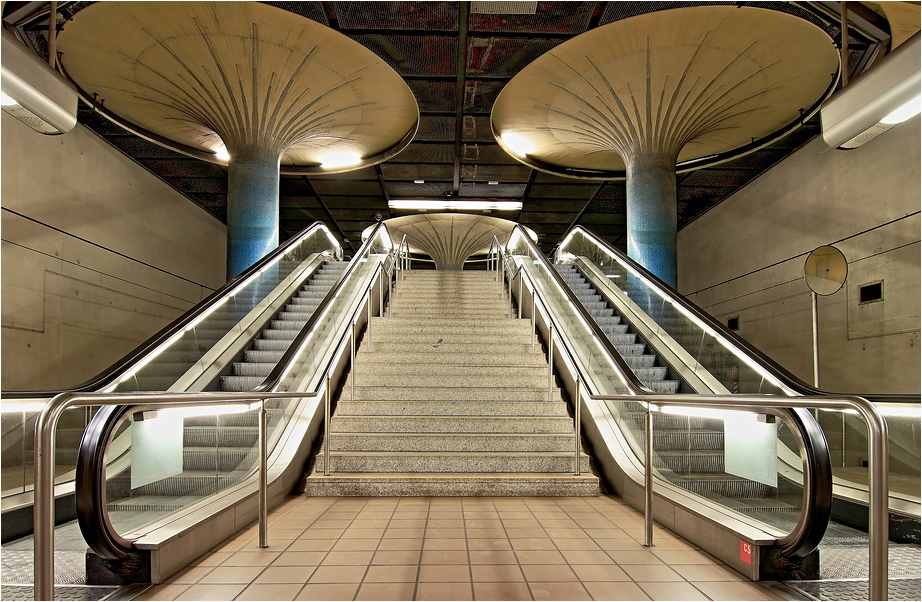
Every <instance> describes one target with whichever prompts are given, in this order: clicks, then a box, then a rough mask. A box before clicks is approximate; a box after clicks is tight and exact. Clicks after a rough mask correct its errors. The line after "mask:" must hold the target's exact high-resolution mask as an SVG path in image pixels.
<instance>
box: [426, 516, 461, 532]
mask: <svg viewBox="0 0 922 602" xmlns="http://www.w3.org/2000/svg"><path fill="white" fill-rule="evenodd" d="M432 514H433V513H432V512H429V521H428V522H427V523H426V529H428V530H429V531H432V530H433V529H463V528H464V520H462V519H460V518H435V519H434V518H432ZM445 514H448V515H450V516H453V517H457V516H458V515H457V514H456V513H455V512H446V513H445Z"/></svg>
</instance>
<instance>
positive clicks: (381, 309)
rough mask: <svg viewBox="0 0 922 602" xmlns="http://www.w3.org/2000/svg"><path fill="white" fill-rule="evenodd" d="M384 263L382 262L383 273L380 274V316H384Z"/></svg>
mask: <svg viewBox="0 0 922 602" xmlns="http://www.w3.org/2000/svg"><path fill="white" fill-rule="evenodd" d="M385 271H386V270H385V269H384V264H383V263H382V264H381V273H380V274H378V317H379V318H383V317H384V273H385Z"/></svg>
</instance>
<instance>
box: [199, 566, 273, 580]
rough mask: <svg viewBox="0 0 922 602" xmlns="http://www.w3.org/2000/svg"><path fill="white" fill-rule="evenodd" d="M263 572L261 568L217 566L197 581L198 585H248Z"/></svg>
mask: <svg viewBox="0 0 922 602" xmlns="http://www.w3.org/2000/svg"><path fill="white" fill-rule="evenodd" d="M261 572H263V567H261V566H219V567H217V568H215V569H214V570H213V571H211V572H210V573H208V574H207V575H205V576H204V577H202V578H201V579H199V580H198V582H199V583H220V584H230V583H249V582H250V581H253V580H254V579H256V576H257V575H259V574H260V573H261Z"/></svg>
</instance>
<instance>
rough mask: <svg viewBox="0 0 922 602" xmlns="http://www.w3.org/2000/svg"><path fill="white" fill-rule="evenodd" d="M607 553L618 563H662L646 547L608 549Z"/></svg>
mask: <svg viewBox="0 0 922 602" xmlns="http://www.w3.org/2000/svg"><path fill="white" fill-rule="evenodd" d="M607 552H608V555H609V556H611V557H612V559H613V560H614V561H615V562H617V563H618V564H651V565H657V564H663V561H662V560H660V559H659V557H658V556H656V555H655V554H654V553H653V552H651V551H650V550H648V549H646V548H640V549H639V550H608V551H607Z"/></svg>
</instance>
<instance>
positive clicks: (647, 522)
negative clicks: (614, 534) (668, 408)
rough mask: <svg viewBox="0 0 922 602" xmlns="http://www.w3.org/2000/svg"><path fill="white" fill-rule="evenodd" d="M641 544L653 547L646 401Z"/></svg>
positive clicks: (650, 416) (650, 417)
mask: <svg viewBox="0 0 922 602" xmlns="http://www.w3.org/2000/svg"><path fill="white" fill-rule="evenodd" d="M643 436H644V440H643V466H644V473H643V481H644V486H643V545H644V547H645V548H652V547H653V412H652V411H651V409H650V402H649V401H648V402H647V413H646V414H644V416H643Z"/></svg>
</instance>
